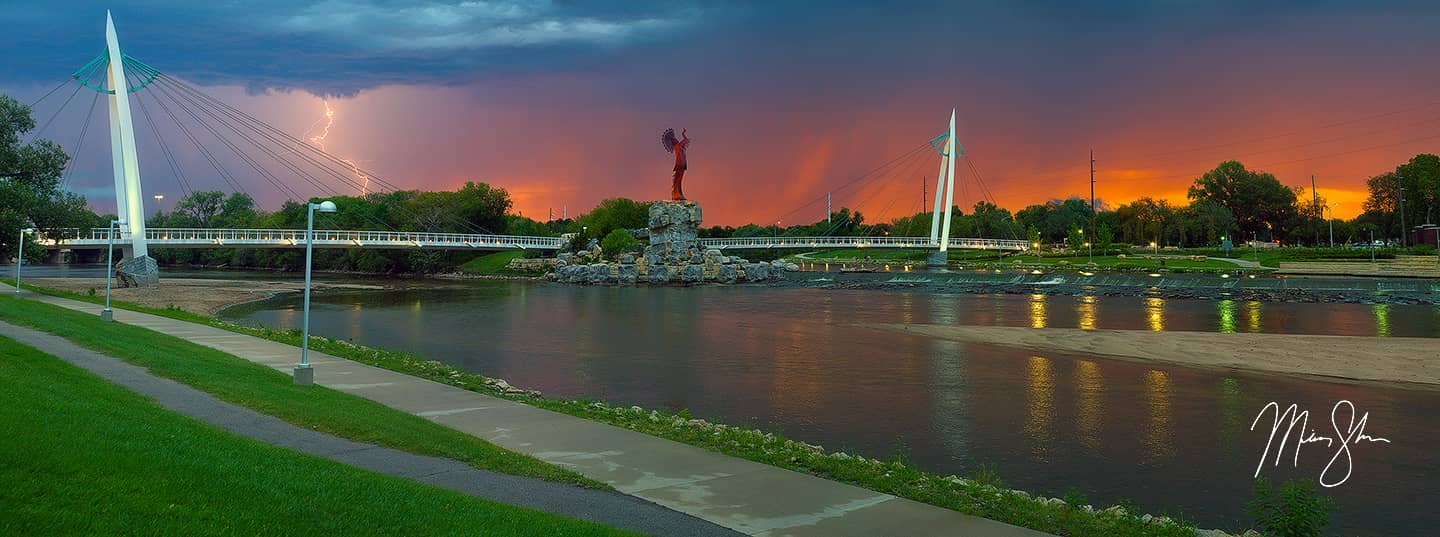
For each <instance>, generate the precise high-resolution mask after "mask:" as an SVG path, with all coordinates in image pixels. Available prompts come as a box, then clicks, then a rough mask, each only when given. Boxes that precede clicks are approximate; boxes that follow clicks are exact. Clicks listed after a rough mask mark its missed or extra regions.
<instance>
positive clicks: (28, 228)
mask: <svg viewBox="0 0 1440 537" xmlns="http://www.w3.org/2000/svg"><path fill="white" fill-rule="evenodd" d="M20 232H21V233H34V232H35V228H33V227H27V228H25V229H22V230H20Z"/></svg>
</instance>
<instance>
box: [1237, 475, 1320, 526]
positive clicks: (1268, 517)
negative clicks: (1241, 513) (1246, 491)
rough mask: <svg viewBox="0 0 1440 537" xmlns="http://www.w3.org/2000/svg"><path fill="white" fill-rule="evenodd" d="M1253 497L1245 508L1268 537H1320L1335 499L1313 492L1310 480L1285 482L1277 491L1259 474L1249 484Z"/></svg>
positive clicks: (1313, 488)
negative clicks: (1251, 483)
mask: <svg viewBox="0 0 1440 537" xmlns="http://www.w3.org/2000/svg"><path fill="white" fill-rule="evenodd" d="M1252 490H1253V491H1254V493H1255V498H1254V499H1252V500H1250V504H1249V507H1248V510H1249V512H1250V516H1253V517H1255V523H1256V524H1258V525H1259V526H1260V530H1261V531H1262V532H1264V533H1265V535H1268V536H1270V537H1320V535H1321V534H1322V533H1321V532H1322V531H1324V529H1325V526H1326V525H1328V524H1329V523H1330V513H1331V512H1332V511H1334V510H1335V502H1334V501H1333V500H1331V499H1330V498H1326V497H1324V496H1321V495H1319V494H1318V493H1316V492H1315V486H1314V485H1311V484H1310V483H1309V482H1299V481H1286V482H1285V484H1284V485H1281V486H1280V490H1279V491H1278V492H1272V491H1271V490H1270V483H1269V482H1268V481H1266V479H1265V478H1263V477H1261V478H1258V479H1256V480H1255V484H1254V485H1253V487H1252Z"/></svg>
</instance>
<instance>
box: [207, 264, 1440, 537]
mask: <svg viewBox="0 0 1440 537" xmlns="http://www.w3.org/2000/svg"><path fill="white" fill-rule="evenodd" d="M197 274H203V273H197ZM208 277H214V275H213V274H211V275H208ZM222 316H224V317H226V318H227V319H229V320H233V321H239V322H244V323H249V324H259V325H266V326H271V327H278V328H294V327H297V326H298V324H299V300H298V297H294V296H286V297H278V298H276V299H273V300H269V301H264V302H259V303H252V304H247V305H242V306H238V307H235V308H231V309H229V310H226V311H225V312H223V313H222ZM862 322H887V323H888V322H906V323H942V324H967V325H1004V326H1028V327H1036V328H1041V327H1068V328H1086V329H1093V328H1100V329H1136V330H1185V331H1207V332H1232V331H1239V332H1267V333H1296V334H1337V335H1357V336H1419V337H1436V336H1440V307H1434V306H1407V305H1387V304H1295V303H1262V302H1243V301H1233V300H1166V299H1162V298H1153V297H1094V296H1068V295H1060V296H1045V295H1038V294H1037V295H1023V294H1022V295H965V294H945V293H930V292H907V291H896V290H884V291H876V290H835V289H815V288H801V287H763V286H731V287H719V286H710V287H694V288H607V287H572V286H564V285H558V284H550V283H544V282H516V281H479V282H454V283H438V284H434V285H429V284H426V285H420V286H417V287H414V288H405V289H399V290H389V291H333V292H326V293H321V294H317V295H316V296H315V297H314V302H313V303H312V312H311V330H312V332H313V333H315V334H319V335H324V336H327V337H333V338H343V339H349V340H352V341H354V342H356V343H361V344H365V345H371V346H376V347H383V348H388V349H397V350H405V351H412V352H416V353H419V354H421V355H423V356H426V357H428V358H432V359H436V360H440V361H442V362H446V363H449V364H453V365H456V366H458V367H462V368H464V369H466V370H469V371H473V372H477V373H482V374H485V375H488V376H494V377H500V378H504V379H506V380H509V381H510V382H511V383H512V384H515V385H518V386H523V387H529V388H535V389H539V390H541V391H543V392H545V393H546V394H548V395H551V396H560V397H582V396H583V397H591V398H596V399H603V400H606V401H609V402H611V403H612V404H623V405H631V404H635V405H641V406H647V407H669V408H682V407H683V408H688V409H690V410H691V412H692V413H693V414H694V415H696V416H697V417H705V418H712V419H715V420H718V421H722V422H726V423H730V424H736V425H750V426H755V427H759V428H762V429H767V430H774V431H777V432H783V433H784V434H785V435H787V436H790V437H792V438H796V439H801V440H805V441H808V442H811V443H819V444H822V445H824V446H826V447H827V448H829V449H837V450H847V451H852V452H858V453H862V454H865V455H867V456H871V457H878V458H887V457H889V456H891V455H892V454H893V453H894V452H895V450H896V449H903V450H905V452H906V453H907V455H908V456H909V457H910V458H911V459H912V460H913V461H915V462H916V463H917V464H919V465H920V466H922V467H924V468H926V469H927V470H929V471H932V472H936V473H940V474H951V473H954V474H961V475H964V474H966V473H968V472H970V471H972V470H973V469H974V468H975V466H976V465H977V464H993V465H994V466H995V467H996V470H997V471H998V473H999V475H1000V476H1002V477H1003V478H1004V479H1005V480H1006V481H1007V484H1009V485H1010V486H1013V487H1015V488H1020V489H1024V490H1028V491H1031V492H1035V493H1041V494H1045V495H1048V496H1060V495H1063V494H1064V493H1065V492H1066V491H1067V490H1069V489H1070V488H1071V487H1075V488H1076V489H1078V490H1079V491H1080V492H1082V493H1084V494H1086V495H1087V496H1088V497H1089V499H1090V501H1091V503H1093V504H1094V505H1096V506H1097V507H1103V506H1108V505H1111V504H1113V503H1116V502H1118V501H1120V500H1122V499H1130V500H1132V501H1133V502H1134V504H1135V505H1137V506H1139V507H1140V508H1142V509H1143V510H1145V511H1147V512H1151V513H1156V514H1161V513H1162V512H1168V513H1171V514H1173V513H1175V512H1176V511H1179V512H1183V513H1184V514H1185V515H1186V516H1188V517H1190V518H1192V519H1194V520H1196V521H1197V522H1198V523H1199V524H1200V526H1201V527H1220V528H1228V529H1235V528H1244V527H1249V525H1250V521H1249V517H1248V516H1247V515H1246V514H1245V502H1246V501H1247V500H1248V499H1249V498H1250V497H1251V493H1250V490H1249V486H1250V478H1251V475H1252V474H1253V473H1254V472H1255V469H1256V465H1257V463H1258V462H1259V459H1260V457H1261V452H1262V451H1263V450H1264V448H1265V443H1266V439H1267V437H1268V433H1269V431H1268V427H1265V426H1262V427H1265V430H1264V431H1261V430H1259V429H1257V430H1256V431H1254V432H1252V431H1251V430H1250V425H1251V422H1252V420H1254V419H1255V417H1256V415H1257V413H1259V412H1260V410H1261V408H1262V407H1264V405H1265V404H1266V403H1268V402H1271V401H1276V402H1279V403H1281V404H1282V405H1288V404H1289V403H1291V402H1294V403H1299V404H1300V405H1301V407H1302V408H1305V409H1309V410H1310V411H1311V412H1312V414H1313V415H1314V416H1315V417H1314V419H1312V427H1313V428H1315V429H1317V430H1319V431H1321V432H1322V433H1324V432H1328V429H1329V420H1328V418H1329V414H1330V409H1331V407H1332V406H1333V405H1335V403H1336V401H1337V400H1340V399H1347V400H1350V401H1353V402H1354V403H1355V405H1356V406H1357V407H1358V408H1359V410H1360V411H1362V412H1369V413H1370V418H1369V422H1368V427H1367V429H1366V432H1367V433H1368V434H1371V435H1373V436H1380V437H1386V438H1388V439H1390V440H1391V443H1388V444H1385V443H1365V444H1361V445H1358V446H1356V447H1355V448H1354V449H1353V457H1354V458H1353V460H1354V469H1353V475H1352V477H1351V478H1350V480H1349V481H1348V482H1346V483H1345V484H1344V485H1342V486H1340V487H1336V488H1329V489H1324V493H1326V494H1327V495H1329V496H1331V497H1333V498H1335V500H1336V501H1337V503H1338V505H1339V507H1340V510H1339V512H1338V513H1337V514H1336V515H1335V516H1334V517H1333V519H1332V520H1333V524H1332V526H1331V528H1330V529H1331V530H1334V531H1338V532H1341V533H1343V534H1345V535H1367V536H1368V535H1375V536H1379V535H1422V534H1430V533H1429V532H1432V531H1433V530H1434V528H1436V527H1440V514H1437V513H1440V509H1436V508H1435V505H1434V504H1435V502H1436V501H1437V500H1440V497H1437V494H1436V490H1440V489H1437V488H1436V487H1435V486H1434V483H1433V478H1434V476H1435V473H1436V471H1437V470H1440V450H1437V449H1436V448H1435V447H1434V446H1436V445H1440V419H1437V418H1436V416H1440V391H1437V390H1413V389H1401V388H1396V387H1388V386H1381V385H1353V384H1342V383H1329V382H1319V381H1313V380H1300V379H1292V378H1286V377H1282V376H1276V375H1259V374H1243V373H1222V372H1216V371H1207V370H1197V369H1189V368H1184V367H1174V366H1165V365H1151V364H1144V363H1138V362H1133V361H1121V360H1113V359H1106V358H1101V357H1094V356H1074V355H1064V354H1056V353H1044V352H1032V351H1022V350H1016V349H1010V348H1005V347H998V346H988V345H980V344H965V343H956V342H951V341H945V340H937V339H930V338H926V337H921V336H913V335H906V334H898V333H893V332H887V331H880V330H872V329H866V328H858V327H855V326H852V323H862ZM1376 341H1377V343H1376V344H1377V345H1383V344H1384V340H1383V337H1382V338H1377V339H1376ZM1436 344H1437V349H1440V339H1437V340H1436ZM1437 355H1440V352H1437ZM1333 451H1334V450H1332V449H1329V448H1326V447H1324V446H1323V445H1318V447H1317V444H1309V445H1307V446H1305V448H1304V450H1303V451H1302V453H1303V454H1302V456H1301V457H1300V463H1299V467H1298V468H1290V464H1289V462H1290V459H1289V455H1288V454H1287V456H1286V457H1285V463H1284V464H1282V466H1281V468H1280V469H1278V470H1277V469H1275V468H1273V467H1271V466H1267V468H1266V470H1265V472H1264V473H1265V475H1267V476H1269V477H1271V478H1272V479H1275V480H1283V479H1285V478H1291V477H1293V478H1301V479H1306V480H1311V481H1313V480H1315V479H1316V477H1317V476H1318V475H1319V473H1320V471H1321V469H1322V468H1323V467H1324V466H1325V463H1326V462H1327V460H1328V459H1329V458H1330V455H1331V454H1332V453H1333Z"/></svg>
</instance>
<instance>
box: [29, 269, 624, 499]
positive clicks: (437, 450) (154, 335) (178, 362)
mask: <svg viewBox="0 0 1440 537" xmlns="http://www.w3.org/2000/svg"><path fill="white" fill-rule="evenodd" d="M28 287H29V286H27V288H28ZM194 317H199V316H194ZM0 319H3V320H5V321H6V322H9V323H12V324H17V325H23V326H29V327H33V328H37V329H40V330H44V331H46V332H49V333H52V334H55V335H57V336H61V337H64V338H66V339H69V340H71V341H73V342H75V343H76V344H78V345H80V346H82V347H86V348H89V349H93V350H95V351H98V352H100V353H102V354H106V355H109V356H114V357H116V358H120V359H122V360H125V361H126V362H129V363H132V364H135V365H139V366H143V367H146V368H149V369H150V372H151V373H154V374H155V375H158V376H162V377H165V378H169V379H172V380H175V381H178V382H182V383H185V384H188V385H190V386H193V387H195V388H197V389H200V390H202V391H205V392H208V393H210V394H212V395H214V396H215V397H217V398H219V399H221V400H224V401H228V402H231V403H235V404H238V405H241V406H244V407H247V408H250V409H253V410H255V411H257V412H261V413H264V414H269V415H272V416H275V417H278V418H280V419H283V420H285V421H288V422H290V423H293V424H295V425H299V426H301V427H305V428H308V429H312V430H317V431H322V432H326V433H329V434H333V435H336V436H341V437H344V438H349V439H351V440H355V441H358V442H367V443H372V444H378V445H382V446H386V447H391V448H395V449H399V450H403V451H409V452H411V453H418V454H423V455H434V456H438V457H446V458H450V459H455V460H460V461H464V462H467V463H469V464H470V465H472V466H475V467H476V468H483V469H487V470H494V471H497V472H504V473H509V474H516V475H524V476H532V477H539V478H542V479H548V480H552V481H561V482H566V483H573V484H578V485H582V486H586V487H591V488H608V487H606V485H604V484H602V483H599V482H597V481H594V480H591V479H588V478H586V477H583V476H581V475H580V474H578V473H575V472H572V471H570V470H566V469H563V468H560V467H557V466H554V465H551V464H549V463H546V462H543V461H541V460H539V459H536V458H534V457H531V456H529V455H522V454H519V453H515V452H512V451H508V450H505V449H501V448H499V447H497V446H495V445H494V444H491V443H489V442H486V441H484V440H482V439H479V438H476V437H474V436H470V435H468V434H465V433H462V432H460V431H457V430H455V429H451V428H449V427H445V426H443V425H440V424H437V423H434V422H432V421H430V420H427V419H424V418H421V417H419V416H415V415H413V414H409V413H407V412H402V411H399V410H395V409H392V408H390V407H387V406H385V405H382V404H380V403H377V402H374V401H371V400H369V399H365V398H363V397H359V396H355V395H350V394H347V393H344V392H339V391H336V390H332V389H329V388H325V387H322V386H309V387H302V386H296V385H295V384H294V383H293V381H292V380H291V378H290V376H289V375H286V374H284V373H281V372H279V371H275V370H273V369H271V368H269V367H266V366H263V365H259V364H256V363H253V362H250V361H248V360H245V359H242V358H239V357H236V356H233V355H230V354H226V353H223V352H220V351H217V350H215V349H211V348H209V347H204V346H201V345H198V344H195V343H190V342H188V341H185V340H182V339H179V338H176V337H173V336H169V335H165V334H161V333H159V332H154V331H151V330H148V329H145V328H141V327H138V326H132V325H127V324H123V323H104V322H101V321H100V318H99V317H98V316H95V315H89V314H85V313H80V312H77V311H72V310H68V309H65V308H61V307H58V306H52V305H49V304H43V303H39V302H36V301H33V300H21V299H16V298H14V297H12V296H5V297H3V298H0ZM297 342H298V341H297Z"/></svg>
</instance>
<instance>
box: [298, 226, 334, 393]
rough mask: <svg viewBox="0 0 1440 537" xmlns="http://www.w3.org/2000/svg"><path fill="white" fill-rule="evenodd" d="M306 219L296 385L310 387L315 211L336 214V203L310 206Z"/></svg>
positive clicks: (313, 380) (311, 370) (311, 379)
mask: <svg viewBox="0 0 1440 537" xmlns="http://www.w3.org/2000/svg"><path fill="white" fill-rule="evenodd" d="M308 206H309V207H308V208H309V210H308V211H306V218H305V314H304V316H303V320H302V321H301V324H302V326H303V327H304V328H302V329H301V331H300V332H301V333H300V365H298V366H295V384H297V385H300V386H309V385H311V384H314V383H315V369H314V368H311V367H310V263H311V259H312V257H313V254H314V246H315V211H317V210H318V211H320V212H322V213H333V212H335V202H333V201H330V200H325V201H322V202H320V203H311V204H308Z"/></svg>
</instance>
